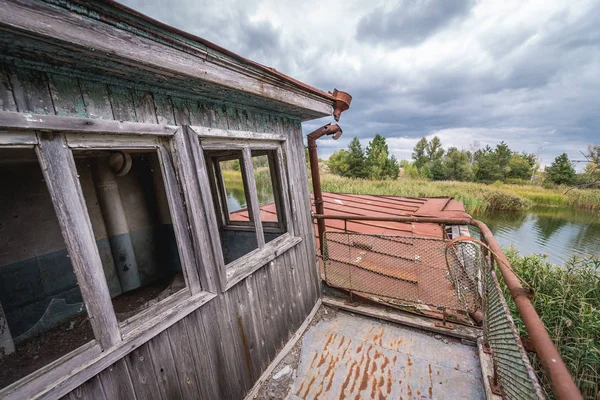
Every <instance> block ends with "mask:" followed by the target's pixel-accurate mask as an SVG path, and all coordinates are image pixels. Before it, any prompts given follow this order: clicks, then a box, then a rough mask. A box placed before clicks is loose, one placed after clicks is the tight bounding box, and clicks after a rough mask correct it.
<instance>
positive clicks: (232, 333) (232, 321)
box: [221, 285, 254, 395]
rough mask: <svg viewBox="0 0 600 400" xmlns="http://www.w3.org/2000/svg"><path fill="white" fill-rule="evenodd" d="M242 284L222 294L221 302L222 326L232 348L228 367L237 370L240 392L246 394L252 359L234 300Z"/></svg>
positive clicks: (250, 383)
mask: <svg viewBox="0 0 600 400" xmlns="http://www.w3.org/2000/svg"><path fill="white" fill-rule="evenodd" d="M241 287H242V285H237V286H234V287H233V288H231V289H229V290H228V291H227V292H225V293H224V294H223V301H222V302H221V305H222V306H223V307H222V310H223V314H222V315H223V317H224V318H223V322H224V323H225V324H224V327H225V328H226V330H227V336H226V337H227V343H228V344H229V347H231V349H232V350H233V352H232V355H233V359H234V360H235V362H234V363H233V364H230V365H229V368H230V369H236V370H237V376H238V379H239V380H240V390H241V394H242V395H244V394H246V391H248V390H250V388H251V387H252V385H253V382H254V380H253V379H252V360H251V358H250V357H251V355H250V352H249V350H248V348H247V347H246V346H245V344H244V341H245V334H244V335H242V327H240V320H238V318H237V315H238V309H237V301H236V297H237V295H236V292H237V291H238V290H240V288H241Z"/></svg>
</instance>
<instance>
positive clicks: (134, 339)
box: [0, 289, 217, 399]
mask: <svg viewBox="0 0 600 400" xmlns="http://www.w3.org/2000/svg"><path fill="white" fill-rule="evenodd" d="M216 296H217V295H216V294H214V293H209V292H200V293H198V294H195V295H190V292H189V290H188V289H183V290H181V291H179V292H177V293H175V294H174V295H172V296H170V297H169V298H167V299H165V300H163V301H162V302H161V303H168V306H165V304H161V303H158V304H156V305H155V306H154V307H150V308H148V309H147V310H144V311H143V312H142V313H141V314H142V315H141V316H140V317H139V318H135V317H137V316H135V317H132V318H131V319H130V320H132V319H134V321H130V320H128V321H125V322H128V323H127V324H125V325H123V324H122V325H123V327H122V341H120V342H118V343H117V344H115V345H114V346H112V347H110V348H108V349H106V350H104V351H102V350H101V348H100V345H99V344H98V343H97V341H95V340H92V341H91V342H89V343H87V344H85V345H83V346H81V347H79V348H78V349H75V350H73V351H72V352H70V353H68V354H66V355H64V356H63V357H61V358H59V359H58V360H56V361H54V362H52V363H50V364H48V365H46V366H44V367H42V368H41V369H39V370H37V371H35V372H34V373H32V374H30V375H28V376H26V377H24V378H22V379H21V380H19V381H17V382H14V383H13V384H11V385H9V386H7V387H5V388H4V389H2V390H0V398H2V399H25V398H27V399H29V398H35V399H51V398H59V397H61V396H64V395H65V394H67V393H69V392H70V391H71V390H73V389H75V388H76V387H78V386H80V385H81V384H82V383H84V382H85V381H87V380H88V379H90V378H92V377H93V376H95V375H97V374H99V373H100V372H101V371H102V370H104V369H105V368H107V367H109V366H110V365H111V364H114V363H115V362H116V361H118V360H120V359H122V358H123V357H125V356H126V355H127V354H129V353H130V352H132V351H133V350H135V349H137V348H138V347H140V346H141V345H143V344H144V343H146V342H148V341H149V340H150V339H152V338H153V337H155V336H156V335H158V334H159V333H161V332H162V331H164V330H166V329H167V328H169V327H170V326H171V325H173V324H175V323H176V322H178V321H180V320H181V319H182V318H184V317H186V316H187V315H189V314H191V313H192V312H194V311H195V310H197V309H198V308H200V307H201V306H202V305H204V304H206V303H208V302H209V301H210V300H212V299H214V298H215V297H216ZM150 316H152V317H150Z"/></svg>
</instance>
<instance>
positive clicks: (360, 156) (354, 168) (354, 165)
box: [347, 137, 367, 178]
mask: <svg viewBox="0 0 600 400" xmlns="http://www.w3.org/2000/svg"><path fill="white" fill-rule="evenodd" d="M365 162H366V157H365V152H364V150H363V148H362V146H361V145H360V141H359V140H358V138H357V137H355V138H354V139H352V141H351V142H350V144H349V145H348V151H347V163H348V169H349V171H348V174H349V176H351V177H353V178H364V177H365V176H366V174H367V171H366V165H365Z"/></svg>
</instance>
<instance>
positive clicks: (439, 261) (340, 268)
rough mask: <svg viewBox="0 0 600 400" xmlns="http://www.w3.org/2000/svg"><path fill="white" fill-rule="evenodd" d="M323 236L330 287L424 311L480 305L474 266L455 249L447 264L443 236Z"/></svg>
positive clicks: (470, 307)
mask: <svg viewBox="0 0 600 400" xmlns="http://www.w3.org/2000/svg"><path fill="white" fill-rule="evenodd" d="M324 237H325V242H324V244H325V246H324V250H325V251H324V261H325V280H326V281H327V283H328V284H329V285H331V286H334V287H339V288H343V289H347V290H352V291H354V292H361V293H366V294H371V295H376V296H381V297H385V298H388V299H394V300H401V301H406V302H409V303H414V304H417V305H421V306H422V308H425V309H427V308H429V307H432V308H435V309H438V308H439V309H449V310H457V311H463V312H473V311H476V310H477V309H478V308H479V301H478V300H477V299H478V296H477V282H476V279H475V278H476V277H475V274H474V272H473V271H474V269H473V268H474V267H472V266H469V267H468V269H469V270H468V269H465V268H464V266H463V265H462V264H460V262H459V261H460V260H463V259H465V252H463V251H458V250H459V249H453V250H452V251H450V253H451V258H452V260H453V262H452V263H450V266H451V268H448V266H447V265H446V256H445V254H446V244H447V241H445V240H441V239H432V238H423V237H413V236H389V235H371V234H361V233H344V232H325V236H324ZM454 250H457V251H454ZM467 250H468V249H467ZM469 265H470V264H469ZM457 294H459V295H457Z"/></svg>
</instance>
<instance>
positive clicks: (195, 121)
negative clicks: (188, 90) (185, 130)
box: [188, 101, 210, 126]
mask: <svg viewBox="0 0 600 400" xmlns="http://www.w3.org/2000/svg"><path fill="white" fill-rule="evenodd" d="M188 111H189V112H190V125H197V126H210V121H209V119H208V110H207V108H206V106H205V104H204V103H202V102H200V101H196V102H192V101H189V102H188Z"/></svg>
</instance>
